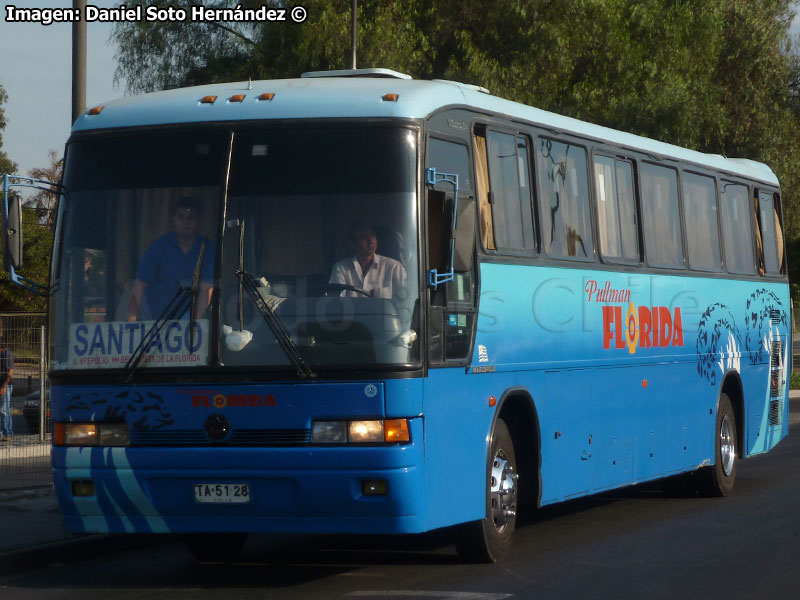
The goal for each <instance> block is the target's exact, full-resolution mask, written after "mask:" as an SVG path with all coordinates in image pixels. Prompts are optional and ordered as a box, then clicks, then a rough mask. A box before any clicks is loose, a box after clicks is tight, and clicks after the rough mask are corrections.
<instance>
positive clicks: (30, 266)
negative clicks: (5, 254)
mask: <svg viewBox="0 0 800 600" xmlns="http://www.w3.org/2000/svg"><path fill="white" fill-rule="evenodd" d="M22 232H23V238H24V240H25V254H24V259H23V268H22V269H21V272H22V274H24V275H25V277H26V278H28V279H30V280H32V281H35V282H37V283H46V282H47V281H48V273H49V266H50V252H51V249H52V246H53V233H52V232H51V231H49V230H48V229H47V228H45V227H44V226H42V225H41V223H40V221H39V216H38V215H37V213H36V211H35V210H34V209H33V208H30V207H25V208H23V209H22ZM46 308H47V299H46V298H43V297H41V296H36V295H35V294H33V293H32V292H30V291H28V290H26V289H24V288H21V287H19V286H17V285H14V284H12V283H11V281H10V280H9V278H8V273H6V272H5V270H4V269H0V311H21V312H40V311H44V310H45V309H46Z"/></svg>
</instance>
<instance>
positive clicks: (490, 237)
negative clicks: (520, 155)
mask: <svg viewBox="0 0 800 600" xmlns="http://www.w3.org/2000/svg"><path fill="white" fill-rule="evenodd" d="M474 140H475V171H476V172H477V174H478V177H477V180H476V186H477V189H478V209H479V211H480V218H481V241H482V242H483V247H484V248H486V249H487V250H496V249H497V247H496V246H495V244H494V222H493V220H492V204H491V202H490V199H489V161H488V159H487V156H486V134H485V132H484V133H479V132H476V133H475V136H474Z"/></svg>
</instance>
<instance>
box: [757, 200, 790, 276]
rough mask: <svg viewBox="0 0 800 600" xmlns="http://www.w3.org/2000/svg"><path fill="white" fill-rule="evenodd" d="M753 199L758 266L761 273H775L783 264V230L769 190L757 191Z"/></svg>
mask: <svg viewBox="0 0 800 600" xmlns="http://www.w3.org/2000/svg"><path fill="white" fill-rule="evenodd" d="M755 200H756V205H755V206H756V226H757V227H758V234H757V241H758V242H759V244H758V250H759V268H760V269H761V270H762V274H764V273H767V274H770V275H777V274H779V273H780V272H781V267H782V264H783V232H782V231H781V225H780V218H779V217H778V208H777V205H776V203H775V199H774V198H773V196H772V194H770V193H769V192H762V191H759V192H758V194H757V195H756V198H755Z"/></svg>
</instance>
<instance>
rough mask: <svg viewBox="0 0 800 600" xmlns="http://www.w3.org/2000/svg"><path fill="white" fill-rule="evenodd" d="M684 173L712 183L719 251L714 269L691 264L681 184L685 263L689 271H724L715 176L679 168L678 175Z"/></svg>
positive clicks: (719, 209)
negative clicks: (716, 266) (717, 263)
mask: <svg viewBox="0 0 800 600" xmlns="http://www.w3.org/2000/svg"><path fill="white" fill-rule="evenodd" d="M684 175H694V176H696V177H704V178H706V179H710V180H711V181H712V183H713V184H714V199H713V202H714V206H715V208H716V215H717V223H716V229H717V250H718V251H719V265H718V268H716V269H701V268H698V267H695V266H693V265H692V257H691V256H690V255H689V235H688V234H689V226H688V223H687V221H686V207H685V206H684V202H685V195H684V190H683V186H682V185H681V189H680V204H681V208H682V209H683V210H682V224H683V229H684V238H683V239H684V246H685V259H686V265H687V267H688V268H689V270H691V271H696V272H698V273H725V250H724V247H723V243H722V223H721V216H722V215H721V214H720V213H721V208H722V207H721V206H720V192H719V181H718V179H717V177H715V176H714V175H711V174H709V173H703V172H701V171H699V170H697V169H691V168H688V169H681V172H680V176H681V178H683V176H684Z"/></svg>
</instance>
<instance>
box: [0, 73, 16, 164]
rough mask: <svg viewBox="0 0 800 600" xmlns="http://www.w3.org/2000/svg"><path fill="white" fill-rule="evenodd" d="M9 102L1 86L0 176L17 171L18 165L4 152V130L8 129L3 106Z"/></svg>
mask: <svg viewBox="0 0 800 600" xmlns="http://www.w3.org/2000/svg"><path fill="white" fill-rule="evenodd" d="M6 100H8V94H6V91H5V89H3V86H2V85H0V175H2V174H4V173H6V174H12V173H14V172H15V171H16V170H17V164H16V163H15V162H13V161H12V160H11V159H10V158H9V157H8V155H7V154H6V153H5V152H3V149H2V148H3V130H4V129H5V128H6V114H5V110H3V104H4V103H5V101H6Z"/></svg>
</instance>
